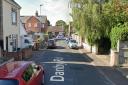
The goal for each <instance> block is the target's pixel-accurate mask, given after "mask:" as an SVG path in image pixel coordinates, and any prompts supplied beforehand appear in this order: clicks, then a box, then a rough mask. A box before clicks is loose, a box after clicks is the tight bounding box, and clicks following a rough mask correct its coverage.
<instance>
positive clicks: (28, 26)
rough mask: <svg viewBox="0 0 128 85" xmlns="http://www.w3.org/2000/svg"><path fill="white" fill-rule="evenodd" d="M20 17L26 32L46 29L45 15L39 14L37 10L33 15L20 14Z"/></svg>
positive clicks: (38, 31)
mask: <svg viewBox="0 0 128 85" xmlns="http://www.w3.org/2000/svg"><path fill="white" fill-rule="evenodd" d="M20 18H21V21H22V24H23V25H24V27H25V30H26V32H27V33H30V32H34V33H40V32H46V31H47V26H48V23H47V17H46V16H39V15H38V12H36V14H35V16H21V17H20Z"/></svg>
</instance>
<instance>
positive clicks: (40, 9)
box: [40, 4, 43, 16]
mask: <svg viewBox="0 0 128 85" xmlns="http://www.w3.org/2000/svg"><path fill="white" fill-rule="evenodd" d="M42 6H43V4H40V16H41V7H42Z"/></svg>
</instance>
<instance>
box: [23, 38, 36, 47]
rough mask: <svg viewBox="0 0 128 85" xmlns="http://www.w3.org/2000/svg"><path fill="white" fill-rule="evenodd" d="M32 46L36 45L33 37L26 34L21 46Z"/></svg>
mask: <svg viewBox="0 0 128 85" xmlns="http://www.w3.org/2000/svg"><path fill="white" fill-rule="evenodd" d="M30 46H31V47H33V46H34V42H33V39H32V38H30V37H28V36H24V37H23V38H22V43H21V48H26V47H30Z"/></svg>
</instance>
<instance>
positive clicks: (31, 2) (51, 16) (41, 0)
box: [15, 0, 71, 25]
mask: <svg viewBox="0 0 128 85" xmlns="http://www.w3.org/2000/svg"><path fill="white" fill-rule="evenodd" d="M15 1H16V2H17V3H18V4H19V5H20V6H21V7H22V8H21V12H20V14H21V16H23V15H28V16H32V15H35V12H36V10H37V11H38V13H39V15H40V9H41V15H46V16H47V18H48V20H50V23H51V24H52V25H55V23H56V21H58V20H64V21H65V22H66V23H68V22H69V21H71V16H70V15H69V13H70V11H71V9H70V8H69V6H68V2H69V0H15ZM40 5H42V6H40Z"/></svg>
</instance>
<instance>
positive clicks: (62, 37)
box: [56, 34, 64, 40]
mask: <svg viewBox="0 0 128 85" xmlns="http://www.w3.org/2000/svg"><path fill="white" fill-rule="evenodd" d="M56 39H60V40H61V39H64V35H63V34H58V35H57V37H56Z"/></svg>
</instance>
